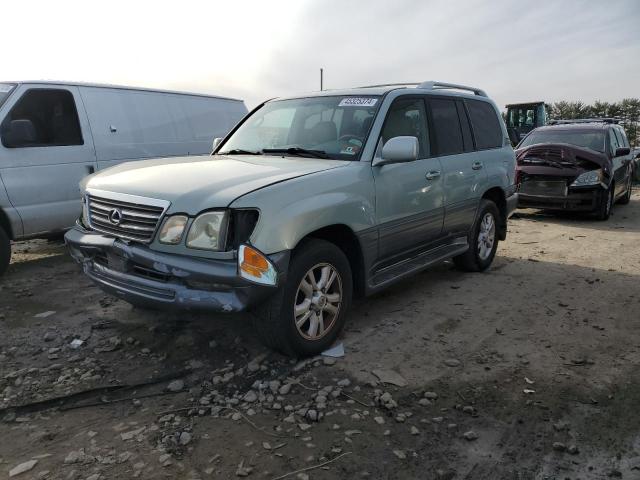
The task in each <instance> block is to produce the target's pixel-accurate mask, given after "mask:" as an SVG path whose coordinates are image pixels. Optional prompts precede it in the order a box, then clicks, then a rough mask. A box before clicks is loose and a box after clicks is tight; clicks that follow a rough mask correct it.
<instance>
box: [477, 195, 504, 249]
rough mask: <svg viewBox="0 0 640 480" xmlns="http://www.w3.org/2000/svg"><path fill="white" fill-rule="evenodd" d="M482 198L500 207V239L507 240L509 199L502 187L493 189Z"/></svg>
mask: <svg viewBox="0 0 640 480" xmlns="http://www.w3.org/2000/svg"><path fill="white" fill-rule="evenodd" d="M482 198H484V199H487V200H491V201H492V202H493V203H495V204H496V206H497V207H498V211H499V212H500V218H499V224H498V238H499V239H500V240H505V239H506V238H507V197H506V195H505V192H504V190H503V189H502V188H500V187H492V188H490V189H488V190H487V191H486V192H484V194H483V195H482Z"/></svg>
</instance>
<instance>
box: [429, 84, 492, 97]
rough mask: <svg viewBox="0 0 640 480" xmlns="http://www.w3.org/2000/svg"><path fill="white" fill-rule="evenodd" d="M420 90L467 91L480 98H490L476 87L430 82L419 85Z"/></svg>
mask: <svg viewBox="0 0 640 480" xmlns="http://www.w3.org/2000/svg"><path fill="white" fill-rule="evenodd" d="M418 88H423V89H425V90H467V91H469V92H473V93H474V94H475V95H478V96H480V97H488V95H487V94H486V93H485V91H484V90H481V89H479V88H476V87H467V86H466V85H456V84H455V83H443V82H434V81H433V80H430V81H428V82H422V83H421V84H420V85H418Z"/></svg>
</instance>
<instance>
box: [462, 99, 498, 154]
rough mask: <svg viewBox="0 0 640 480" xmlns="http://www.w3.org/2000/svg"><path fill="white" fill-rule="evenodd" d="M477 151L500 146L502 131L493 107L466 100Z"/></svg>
mask: <svg viewBox="0 0 640 480" xmlns="http://www.w3.org/2000/svg"><path fill="white" fill-rule="evenodd" d="M466 103H467V109H468V111H469V117H470V119H471V127H472V128H473V134H474V137H475V140H476V148H477V149H478V150H486V149H488V148H498V147H501V146H502V129H501V128H500V122H499V120H498V115H497V114H496V111H495V109H494V108H493V106H492V105H491V104H489V103H487V102H482V101H479V100H466Z"/></svg>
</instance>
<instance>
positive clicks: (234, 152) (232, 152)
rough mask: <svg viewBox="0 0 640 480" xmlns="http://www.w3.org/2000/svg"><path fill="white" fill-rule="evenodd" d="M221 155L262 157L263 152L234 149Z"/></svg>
mask: <svg viewBox="0 0 640 480" xmlns="http://www.w3.org/2000/svg"><path fill="white" fill-rule="evenodd" d="M220 155H262V152H259V151H258V152H254V151H251V150H243V149H242V148H232V149H231V150H229V151H228V152H220Z"/></svg>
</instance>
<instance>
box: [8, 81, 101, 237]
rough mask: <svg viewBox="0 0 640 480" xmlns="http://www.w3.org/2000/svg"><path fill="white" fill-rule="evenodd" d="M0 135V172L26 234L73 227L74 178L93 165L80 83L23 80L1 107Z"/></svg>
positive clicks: (77, 208)
mask: <svg viewBox="0 0 640 480" xmlns="http://www.w3.org/2000/svg"><path fill="white" fill-rule="evenodd" d="M0 139H1V142H0V143H1V144H0V175H1V176H2V179H3V181H4V185H5V188H6V191H7V194H8V196H9V199H10V201H11V204H12V205H13V206H14V207H15V209H16V210H17V212H18V213H19V215H20V217H21V218H22V223H23V227H24V235H26V236H31V235H38V234H43V233H47V232H52V231H57V230H63V229H65V228H68V227H71V226H72V225H73V223H74V222H75V219H76V218H78V216H79V214H80V191H79V186H78V183H79V182H80V180H81V179H82V178H83V177H85V176H86V175H88V174H90V173H92V172H93V171H95V168H96V161H95V152H94V149H93V141H92V138H91V133H90V130H89V125H88V122H87V118H86V115H85V112H84V108H83V105H82V101H81V99H80V95H79V92H78V88H77V87H75V86H62V85H35V84H34V85H28V84H27V85H21V86H20V87H19V90H18V91H16V92H14V94H13V95H12V96H11V97H10V98H9V100H8V101H7V102H6V103H5V104H4V105H3V106H2V110H0Z"/></svg>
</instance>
